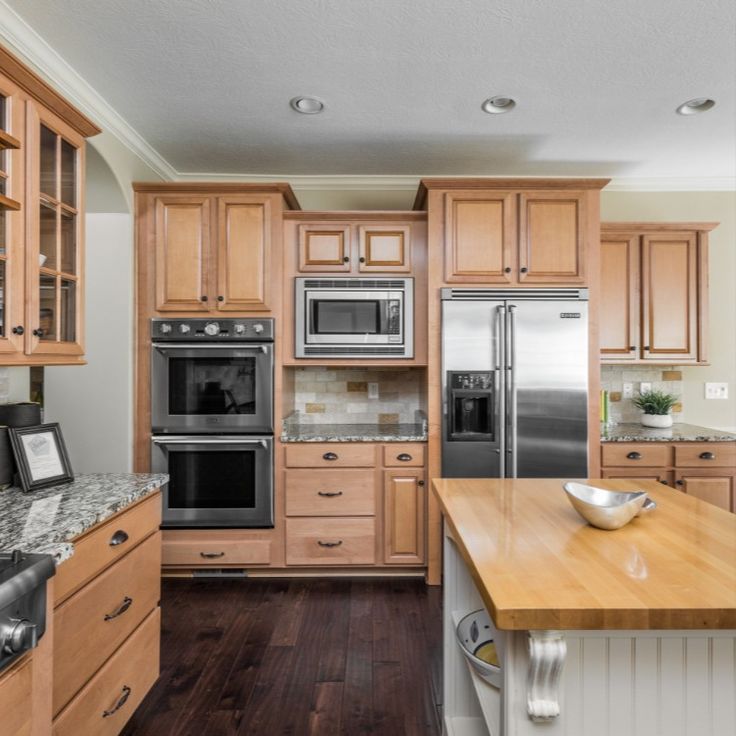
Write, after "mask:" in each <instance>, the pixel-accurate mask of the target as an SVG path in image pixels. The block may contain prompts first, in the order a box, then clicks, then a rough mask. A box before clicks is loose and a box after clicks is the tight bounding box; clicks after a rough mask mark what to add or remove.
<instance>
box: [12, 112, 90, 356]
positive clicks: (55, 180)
mask: <svg viewBox="0 0 736 736" xmlns="http://www.w3.org/2000/svg"><path fill="white" fill-rule="evenodd" d="M26 141H27V145H28V156H27V158H26V161H27V171H28V179H27V186H26V189H27V192H28V200H27V203H26V205H27V206H26V308H27V316H26V352H27V353H29V354H32V355H34V356H41V355H43V356H49V357H52V356H81V355H82V353H83V352H84V348H83V344H84V320H83V313H84V291H83V286H84V202H83V196H84V138H82V137H81V136H80V135H78V134H77V133H76V132H75V131H74V130H72V129H71V128H70V127H69V126H68V125H66V124H65V123H64V122H63V121H62V120H60V119H59V118H57V117H56V116H55V115H53V114H52V113H50V112H48V111H47V110H45V109H44V108H42V107H40V106H38V105H36V104H34V103H32V102H29V103H28V106H27V127H26ZM28 328H30V329H28Z"/></svg>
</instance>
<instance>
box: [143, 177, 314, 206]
mask: <svg viewBox="0 0 736 736" xmlns="http://www.w3.org/2000/svg"><path fill="white" fill-rule="evenodd" d="M131 186H132V187H133V191H134V192H138V193H140V194H144V193H146V194H222V195H228V194H280V195H281V196H282V197H283V198H284V202H285V203H286V205H288V207H289V208H290V209H292V210H300V209H301V207H300V205H299V202H298V200H297V198H296V195H295V194H294V191H293V190H292V188H291V186H289V184H286V183H285V182H264V183H263V184H254V183H246V182H243V183H232V182H221V181H201V182H187V181H135V182H133V184H132V185H131Z"/></svg>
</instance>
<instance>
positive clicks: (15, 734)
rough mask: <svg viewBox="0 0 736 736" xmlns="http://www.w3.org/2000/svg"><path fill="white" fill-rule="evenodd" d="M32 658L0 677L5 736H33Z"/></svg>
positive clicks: (0, 696)
mask: <svg viewBox="0 0 736 736" xmlns="http://www.w3.org/2000/svg"><path fill="white" fill-rule="evenodd" d="M33 667H34V661H33V659H32V658H29V657H28V656H27V657H26V659H25V661H22V662H21V663H20V664H16V665H14V666H13V667H11V668H10V670H9V671H8V672H7V673H3V675H2V677H0V708H2V714H3V716H2V719H3V720H2V724H3V725H2V733H3V734H4V736H31V727H32V721H33V698H32V689H33Z"/></svg>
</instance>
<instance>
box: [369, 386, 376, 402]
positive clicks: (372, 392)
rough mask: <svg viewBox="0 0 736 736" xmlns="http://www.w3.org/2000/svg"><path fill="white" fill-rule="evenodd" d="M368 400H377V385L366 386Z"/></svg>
mask: <svg viewBox="0 0 736 736" xmlns="http://www.w3.org/2000/svg"><path fill="white" fill-rule="evenodd" d="M368 398H369V399H377V398H378V383H369V384H368Z"/></svg>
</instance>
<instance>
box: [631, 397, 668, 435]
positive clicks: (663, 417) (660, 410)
mask: <svg viewBox="0 0 736 736" xmlns="http://www.w3.org/2000/svg"><path fill="white" fill-rule="evenodd" d="M677 402H678V397H677V396H675V395H674V394H668V393H667V392H666V391H643V392H642V393H640V394H639V395H638V396H637V397H636V398H635V399H634V405H635V406H638V407H639V408H640V409H641V410H642V411H643V412H644V413H643V414H642V415H641V423H642V424H643V425H644V426H645V427H657V428H661V427H671V426H672V414H671V413H670V412H671V411H672V407H673V406H674V405H675V404H676V403H677Z"/></svg>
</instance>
